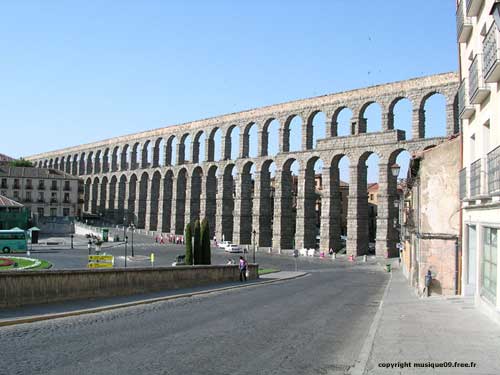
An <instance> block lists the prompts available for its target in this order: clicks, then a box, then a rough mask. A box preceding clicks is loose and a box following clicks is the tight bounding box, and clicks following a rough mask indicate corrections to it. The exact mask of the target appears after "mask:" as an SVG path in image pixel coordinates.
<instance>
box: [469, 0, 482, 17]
mask: <svg viewBox="0 0 500 375" xmlns="http://www.w3.org/2000/svg"><path fill="white" fill-rule="evenodd" d="M483 2H484V0H467V1H466V2H465V8H466V15H467V17H476V16H477V15H479V11H480V10H481V6H482V5H483Z"/></svg>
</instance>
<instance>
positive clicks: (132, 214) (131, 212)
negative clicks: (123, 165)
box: [125, 173, 139, 225]
mask: <svg viewBox="0 0 500 375" xmlns="http://www.w3.org/2000/svg"><path fill="white" fill-rule="evenodd" d="M137 181H138V178H137V175H136V174H135V173H132V175H131V176H130V178H129V180H128V197H127V207H126V210H125V211H126V212H125V216H126V217H127V221H126V223H125V225H129V224H134V225H136V224H137V214H138V213H137V211H136V208H135V202H136V200H137V199H138V195H139V192H138V191H137V190H138V189H137Z"/></svg>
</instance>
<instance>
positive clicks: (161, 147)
mask: <svg viewBox="0 0 500 375" xmlns="http://www.w3.org/2000/svg"><path fill="white" fill-rule="evenodd" d="M164 165H165V140H164V139H163V137H159V138H156V140H155V141H154V145H153V161H152V166H153V168H157V167H163V166H164Z"/></svg>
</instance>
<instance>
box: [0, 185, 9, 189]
mask: <svg viewBox="0 0 500 375" xmlns="http://www.w3.org/2000/svg"><path fill="white" fill-rule="evenodd" d="M8 188H9V185H7V184H2V185H1V186H0V189H8Z"/></svg>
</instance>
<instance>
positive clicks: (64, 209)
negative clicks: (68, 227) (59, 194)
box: [63, 208, 69, 216]
mask: <svg viewBox="0 0 500 375" xmlns="http://www.w3.org/2000/svg"><path fill="white" fill-rule="evenodd" d="M63 216H69V208H63Z"/></svg>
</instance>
